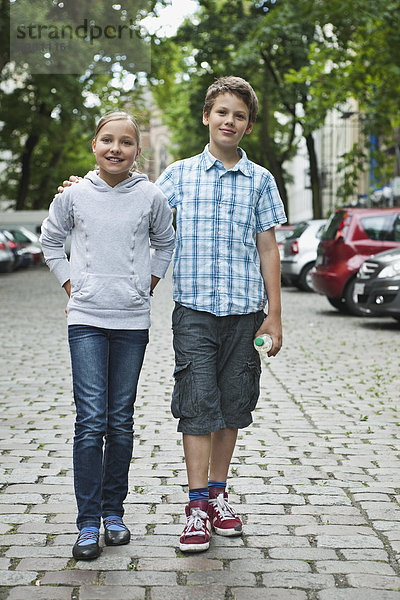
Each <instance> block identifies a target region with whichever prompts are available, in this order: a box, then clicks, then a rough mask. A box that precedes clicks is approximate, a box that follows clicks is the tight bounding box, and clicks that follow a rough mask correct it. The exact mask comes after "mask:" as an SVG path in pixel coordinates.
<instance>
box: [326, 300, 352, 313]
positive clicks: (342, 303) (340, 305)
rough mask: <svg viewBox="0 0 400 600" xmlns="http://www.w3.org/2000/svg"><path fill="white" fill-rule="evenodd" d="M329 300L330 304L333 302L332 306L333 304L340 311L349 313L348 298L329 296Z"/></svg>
mask: <svg viewBox="0 0 400 600" xmlns="http://www.w3.org/2000/svg"><path fill="white" fill-rule="evenodd" d="M328 302H329V304H331V306H333V308H336V309H337V310H338V311H339V312H341V313H343V314H344V315H348V314H349V311H348V308H347V305H346V300H345V299H344V298H328Z"/></svg>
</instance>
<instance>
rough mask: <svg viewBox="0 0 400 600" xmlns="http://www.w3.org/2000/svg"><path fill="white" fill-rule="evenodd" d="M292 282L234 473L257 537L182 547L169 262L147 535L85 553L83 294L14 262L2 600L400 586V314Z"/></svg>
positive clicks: (5, 336)
mask: <svg viewBox="0 0 400 600" xmlns="http://www.w3.org/2000/svg"><path fill="white" fill-rule="evenodd" d="M283 298H284V317H285V318H284V323H285V347H284V349H283V350H282V351H281V353H280V355H279V356H278V357H276V358H275V359H272V360H270V361H269V362H268V365H265V368H264V369H263V374H262V394H261V398H260V401H259V405H258V408H257V410H256V411H255V423H254V424H253V425H252V426H251V427H249V428H248V429H246V430H243V431H242V432H241V433H240V436H239V441H238V446H237V450H236V453H235V457H234V463H233V465H232V472H231V476H230V481H229V487H230V500H231V502H232V504H233V505H235V506H236V508H237V510H238V512H239V514H240V515H241V516H242V517H243V521H244V523H245V528H244V529H245V535H244V536H243V538H234V539H229V538H228V539H225V538H221V537H219V536H216V535H214V536H213V537H212V540H211V547H210V550H209V551H207V552H206V553H203V554H198V555H191V556H190V555H189V556H184V555H183V554H182V553H180V551H179V548H178V538H179V535H180V534H181V531H182V528H183V524H184V515H183V507H184V504H185V503H186V501H187V488H186V475H185V467H184V462H183V458H182V445H181V436H180V434H177V433H176V422H175V420H174V419H173V418H172V416H171V414H170V407H169V403H170V397H171V391H172V383H173V382H172V372H173V354H172V336H171V329H170V316H171V311H172V307H173V303H172V300H171V281H170V278H169V279H167V280H166V281H163V282H162V283H161V284H160V286H159V287H158V288H157V290H156V294H155V298H154V301H153V308H152V311H153V319H152V320H153V326H152V329H151V342H150V345H149V348H148V351H147V355H146V359H145V365H144V369H143V372H142V375H141V379H140V386H139V391H138V399H137V404H136V413H135V415H136V416H135V423H136V425H135V434H136V436H135V437H136V441H135V453H134V459H133V462H132V468H131V473H130V493H129V496H128V498H127V502H126V517H125V520H126V523H127V525H128V526H129V528H130V529H131V532H132V541H131V543H130V544H129V545H127V546H121V547H114V548H111V547H104V548H103V552H102V554H101V557H100V558H99V559H97V560H95V561H92V562H82V561H80V562H76V561H75V560H74V559H73V558H72V557H71V548H72V545H73V543H74V542H75V539H76V535H77V532H76V527H75V517H76V509H75V499H74V494H73V478H72V436H73V422H74V415H73V403H72V396H71V376H70V368H69V355H68V347H67V342H66V323H65V317H64V306H65V303H66V297H65V295H64V294H63V293H62V291H60V289H59V287H58V284H57V282H56V280H55V279H54V278H53V277H52V276H51V275H50V274H49V273H48V271H47V269H44V268H43V269H37V270H36V269H34V270H31V271H26V272H17V273H14V274H12V275H10V276H3V277H1V278H0V302H1V317H0V320H1V322H0V340H1V341H0V348H1V350H0V357H1V365H2V366H1V372H0V402H1V421H0V485H1V487H0V546H1V554H0V600H6V599H7V600H101V599H107V600H206V599H212V600H261V599H262V600H400V591H399V590H400V569H399V564H398V558H399V555H400V526H399V525H400V507H399V500H400V468H399V467H400V443H399V430H400V402H399V400H400V385H399V373H400V343H399V340H400V328H399V326H398V325H397V324H396V323H395V322H394V321H393V322H392V321H390V320H388V319H384V320H381V321H378V320H374V319H371V320H368V319H367V320H363V319H358V318H356V317H345V316H342V315H339V313H336V312H335V311H333V310H331V308H330V307H329V305H328V303H327V301H326V299H325V298H323V297H320V296H317V295H315V294H304V293H300V292H297V291H294V290H293V289H284V290H283ZM101 543H102V542H101ZM102 545H103V543H102Z"/></svg>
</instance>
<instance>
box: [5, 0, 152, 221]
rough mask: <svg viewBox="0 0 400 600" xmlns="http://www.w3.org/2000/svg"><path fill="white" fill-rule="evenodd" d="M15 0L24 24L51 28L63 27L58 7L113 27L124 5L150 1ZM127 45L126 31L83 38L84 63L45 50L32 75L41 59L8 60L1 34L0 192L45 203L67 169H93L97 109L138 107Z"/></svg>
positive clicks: (22, 204) (124, 13)
mask: <svg viewBox="0 0 400 600" xmlns="http://www.w3.org/2000/svg"><path fill="white" fill-rule="evenodd" d="M1 1H2V8H7V10H5V11H4V12H2V14H1V17H0V32H1V33H5V32H9V31H10V21H9V18H10V15H9V2H8V1H7V2H6V3H4V2H3V0H1ZM16 3H20V5H21V10H23V11H24V12H25V13H27V17H26V21H25V22H27V23H33V24H37V23H39V24H40V23H51V24H52V27H53V30H54V31H55V32H56V33H57V32H59V31H61V27H62V25H63V19H62V18H61V17H60V14H59V13H60V11H63V10H65V11H69V12H70V13H71V11H72V13H73V14H72V13H71V14H70V15H69V17H71V18H73V20H74V23H75V24H77V25H79V24H80V23H81V22H82V23H83V22H85V19H86V22H87V18H88V16H90V15H91V14H92V15H93V16H94V18H95V19H96V20H97V22H99V19H100V20H101V22H102V23H104V22H109V23H114V24H116V26H117V24H118V23H122V24H124V23H126V22H127V19H128V17H129V15H130V13H129V8H130V7H132V6H133V7H134V8H135V9H141V10H142V11H144V12H149V11H151V10H152V9H153V8H154V4H155V0H143V1H142V2H141V4H140V5H139V3H138V2H137V1H136V0H135V2H133V0H121V1H120V2H119V3H118V4H113V3H110V2H107V0H103V1H101V2H99V1H96V2H94V0H88V1H87V2H77V1H74V2H58V1H57V2H37V1H34V2H30V1H29V2H26V0H16ZM5 4H6V5H7V7H6V6H5ZM3 5H4V6H3ZM57 11H58V12H57ZM110 11H111V12H110ZM61 16H62V15H61ZM132 16H136V13H134V14H132ZM21 18H22V17H21ZM128 20H129V19H128ZM57 34H58V33H57ZM34 35H36V36H37V35H38V34H37V29H35V30H34ZM58 35H59V34H58ZM111 41H112V40H111ZM129 43H131V42H130V40H129V37H128V36H125V39H118V43H116V42H115V40H114V43H112V44H111V43H110V44H106V43H104V37H103V38H102V40H98V41H96V40H94V41H93V44H92V43H91V42H90V43H88V52H86V53H84V54H83V58H84V60H83V61H82V56H80V57H79V56H77V55H76V54H77V53H76V52H75V53H74V52H68V51H66V52H64V54H63V53H62V52H61V53H59V54H58V55H55V56H51V58H49V59H45V56H44V55H43V60H49V61H50V63H49V64H47V68H48V69H47V71H46V68H43V69H42V72H39V73H38V72H36V71H37V70H39V71H40V69H41V68H42V67H43V65H41V66H40V68H39V69H37V68H36V67H37V63H36V66H35V64H34V63H32V64H30V63H29V62H28V63H24V62H19V63H18V62H17V63H16V62H15V61H11V60H10V53H9V40H8V38H7V36H4V37H3V36H0V61H1V62H0V74H1V85H0V129H1V136H0V151H1V155H2V159H3V160H2V165H1V166H2V170H1V172H0V196H1V197H3V198H5V199H8V200H14V201H15V207H16V208H17V209H19V210H21V209H24V208H42V207H47V206H48V204H49V202H50V200H51V198H52V196H53V194H54V191H55V189H56V188H57V186H58V185H59V183H60V181H62V180H63V179H64V178H65V176H66V175H68V174H69V173H77V172H78V173H82V172H86V171H87V170H88V169H89V168H91V167H92V165H93V158H92V154H91V149H90V141H91V138H92V135H93V130H94V121H95V118H96V117H98V114H99V113H100V112H102V113H103V112H105V111H107V110H115V109H119V108H121V107H124V106H126V105H132V104H133V103H134V104H135V109H136V105H140V106H141V107H142V100H141V86H140V85H139V84H138V77H137V76H136V70H135V61H134V55H133V54H132V52H131V53H130V52H129ZM43 52H45V50H43ZM50 54H51V49H50ZM51 60H53V61H57V63H55V62H54V63H51ZM32 65H33V66H32ZM44 67H46V64H44ZM32 71H34V72H32ZM74 71H75V72H74ZM128 73H134V74H135V77H133V78H132V80H133V86H132V85H131V86H130V89H128V90H125V89H124V86H123V82H122V78H123V76H124V75H127V74H128Z"/></svg>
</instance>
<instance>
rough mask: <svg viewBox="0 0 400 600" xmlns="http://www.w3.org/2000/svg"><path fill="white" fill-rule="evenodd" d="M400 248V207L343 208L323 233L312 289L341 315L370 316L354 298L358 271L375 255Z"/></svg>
mask: <svg viewBox="0 0 400 600" xmlns="http://www.w3.org/2000/svg"><path fill="white" fill-rule="evenodd" d="M399 246H400V208H340V209H338V210H336V211H335V212H334V213H333V214H332V216H331V217H330V219H329V221H328V223H327V224H326V227H325V228H324V230H323V232H322V235H321V241H320V243H319V246H318V253H317V261H316V263H315V268H314V269H313V271H312V272H311V279H312V285H313V288H314V289H315V291H317V292H318V293H320V294H324V295H325V296H327V298H328V301H329V302H330V304H331V305H332V306H334V307H335V308H337V309H338V310H340V311H341V312H344V313H350V314H353V315H363V314H368V313H367V312H366V311H365V309H364V308H363V307H362V306H361V305H359V304H358V302H357V298H356V295H355V284H356V275H357V271H358V269H359V268H360V266H361V265H362V263H363V262H364V261H365V260H366V259H367V258H368V257H369V256H371V255H372V254H377V253H379V252H383V251H384V250H390V249H392V248H397V247H399Z"/></svg>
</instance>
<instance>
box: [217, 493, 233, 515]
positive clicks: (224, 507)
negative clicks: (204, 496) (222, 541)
mask: <svg viewBox="0 0 400 600" xmlns="http://www.w3.org/2000/svg"><path fill="white" fill-rule="evenodd" d="M215 508H216V510H217V511H218V513H219V515H220V516H221V519H222V520H223V521H224V520H226V519H232V518H235V513H234V512H233V509H232V507H231V506H229V504H228V502H227V501H226V500H225V498H224V495H223V494H219V496H217V498H216V505H215Z"/></svg>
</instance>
